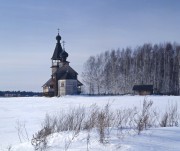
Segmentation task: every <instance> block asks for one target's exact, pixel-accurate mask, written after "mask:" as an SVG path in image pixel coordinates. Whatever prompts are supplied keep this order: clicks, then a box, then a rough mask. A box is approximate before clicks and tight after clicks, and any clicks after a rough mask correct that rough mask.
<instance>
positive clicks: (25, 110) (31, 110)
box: [0, 96, 180, 151]
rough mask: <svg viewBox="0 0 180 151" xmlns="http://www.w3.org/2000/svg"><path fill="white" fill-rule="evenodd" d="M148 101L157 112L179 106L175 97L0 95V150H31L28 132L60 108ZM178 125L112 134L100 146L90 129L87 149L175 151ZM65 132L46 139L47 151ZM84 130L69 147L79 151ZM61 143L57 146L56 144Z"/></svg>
mask: <svg viewBox="0 0 180 151" xmlns="http://www.w3.org/2000/svg"><path fill="white" fill-rule="evenodd" d="M145 98H146V99H147V100H152V101H153V107H155V108H157V110H159V111H165V110H166V108H167V106H168V105H169V104H172V103H177V105H180V97H179V96H147V97H143V96H105V97H88V96H65V97H59V98H56V97H54V98H45V97H27V98H25V97H23V98H0V151H1V150H2V151H5V150H7V149H5V148H7V146H9V145H12V146H13V147H12V149H13V151H25V150H26V151H28V150H29V151H33V148H32V146H31V145H30V142H29V143H28V142H27V140H28V138H27V135H26V132H25V131H27V132H28V137H29V140H30V139H31V138H32V135H33V134H34V133H36V132H37V131H38V130H40V129H41V123H42V122H43V120H44V118H45V115H46V113H48V114H50V115H53V114H58V113H59V112H60V111H61V110H64V111H67V110H68V109H69V108H72V107H79V106H84V107H90V106H91V105H92V104H97V105H98V106H100V107H101V106H102V107H103V106H105V105H106V104H107V103H110V104H111V109H112V110H115V109H122V108H129V107H134V106H137V107H141V105H142V103H143V100H144V99H145ZM20 126H21V131H22V132H21V143H20V140H19V138H18V128H19V127H20ZM179 134H180V128H179V127H174V128H153V129H149V130H147V131H144V132H143V133H142V134H141V135H137V134H130V135H129V136H127V137H125V138H123V139H121V140H120V139H118V138H116V137H115V135H112V138H111V139H110V141H109V143H108V144H106V145H101V144H100V143H99V141H98V140H97V139H96V138H97V136H96V135H97V133H96V132H92V134H91V141H90V147H89V151H91V150H93V151H101V150H102V151H111V150H112V151H115V150H120V151H126V150H127V151H140V150H141V151H147V150H149V151H151V150H152V151H156V150H157V151H164V150H166V151H179V150H180V143H178V142H180V135H179ZM23 135H24V138H23V137H22V136H23ZM69 135H70V134H69V133H68V134H67V133H62V134H54V135H53V136H51V137H52V138H50V142H49V143H51V144H52V146H54V147H52V148H49V150H52V151H56V150H64V149H63V148H64V143H65V142H63V141H65V140H66V139H64V138H66V137H69ZM86 138H87V133H83V132H81V133H80V134H79V135H78V137H77V138H76V139H74V140H73V143H72V144H71V146H70V148H69V150H71V151H74V150H76V151H81V150H86V148H87V143H86V142H87V141H86ZM59 144H61V145H59Z"/></svg>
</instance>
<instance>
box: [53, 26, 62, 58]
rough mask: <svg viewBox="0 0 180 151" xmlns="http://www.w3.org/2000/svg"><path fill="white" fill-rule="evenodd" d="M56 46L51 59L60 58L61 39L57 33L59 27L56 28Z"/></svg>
mask: <svg viewBox="0 0 180 151" xmlns="http://www.w3.org/2000/svg"><path fill="white" fill-rule="evenodd" d="M56 40H57V43H56V47H55V50H54V53H53V56H52V58H51V59H52V60H60V59H61V53H62V52H63V49H62V46H61V43H60V40H61V36H60V35H59V29H58V35H57V36H56Z"/></svg>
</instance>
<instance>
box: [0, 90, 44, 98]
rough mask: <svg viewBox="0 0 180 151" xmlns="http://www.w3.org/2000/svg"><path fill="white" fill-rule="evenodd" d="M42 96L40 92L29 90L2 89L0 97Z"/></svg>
mask: <svg viewBox="0 0 180 151" xmlns="http://www.w3.org/2000/svg"><path fill="white" fill-rule="evenodd" d="M30 96H42V93H40V92H27V91H0V97H30Z"/></svg>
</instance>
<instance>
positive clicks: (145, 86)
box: [133, 85, 153, 91]
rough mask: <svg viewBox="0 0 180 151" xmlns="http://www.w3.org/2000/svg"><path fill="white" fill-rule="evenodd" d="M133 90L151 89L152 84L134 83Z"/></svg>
mask: <svg viewBox="0 0 180 151" xmlns="http://www.w3.org/2000/svg"><path fill="white" fill-rule="evenodd" d="M133 90H134V91H152V90H153V85H134V86H133Z"/></svg>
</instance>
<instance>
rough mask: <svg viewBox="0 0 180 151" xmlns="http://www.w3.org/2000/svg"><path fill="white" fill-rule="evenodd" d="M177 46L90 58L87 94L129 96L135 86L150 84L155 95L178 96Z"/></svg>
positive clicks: (179, 61) (141, 48) (85, 75)
mask: <svg viewBox="0 0 180 151" xmlns="http://www.w3.org/2000/svg"><path fill="white" fill-rule="evenodd" d="M179 67H180V45H178V44H176V43H173V44H172V43H163V44H155V45H152V44H150V43H148V44H144V45H142V46H138V47H136V48H135V49H132V48H126V49H117V50H111V51H106V52H104V53H101V54H99V55H97V56H91V57H89V59H88V60H87V61H86V63H85V64H84V72H83V73H82V77H83V81H84V83H85V85H86V86H87V88H88V93H89V94H114V95H115V94H127V93H132V87H133V85H135V84H152V85H153V87H154V92H155V93H158V94H172V95H179V94H180V91H179V86H180V70H179Z"/></svg>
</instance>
